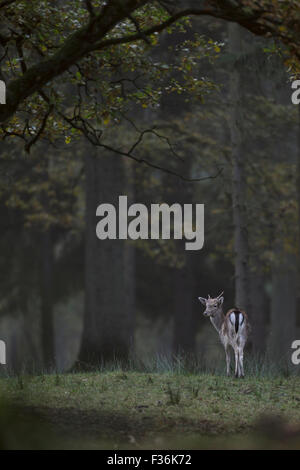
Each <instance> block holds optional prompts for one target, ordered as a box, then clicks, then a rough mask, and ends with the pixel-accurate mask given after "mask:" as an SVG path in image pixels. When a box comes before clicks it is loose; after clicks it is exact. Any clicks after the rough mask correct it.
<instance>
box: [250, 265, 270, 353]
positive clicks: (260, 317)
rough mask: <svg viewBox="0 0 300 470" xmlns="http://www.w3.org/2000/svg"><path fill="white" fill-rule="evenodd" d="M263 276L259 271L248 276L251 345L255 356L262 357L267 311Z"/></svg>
mask: <svg viewBox="0 0 300 470" xmlns="http://www.w3.org/2000/svg"><path fill="white" fill-rule="evenodd" d="M264 281H265V279H264V276H263V274H261V273H260V272H259V271H254V272H252V273H251V274H250V294H251V305H250V310H251V327H252V334H251V345H252V352H253V353H254V355H255V356H259V357H262V356H264V354H265V353H266V345H267V311H266V299H265V292H264Z"/></svg>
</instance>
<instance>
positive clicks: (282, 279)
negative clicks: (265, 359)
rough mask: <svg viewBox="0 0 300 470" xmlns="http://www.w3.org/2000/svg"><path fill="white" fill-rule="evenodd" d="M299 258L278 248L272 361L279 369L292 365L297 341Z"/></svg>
mask: <svg viewBox="0 0 300 470" xmlns="http://www.w3.org/2000/svg"><path fill="white" fill-rule="evenodd" d="M296 280H297V270H296V262H295V257H294V256H292V255H290V254H287V253H284V252H283V250H281V249H280V247H277V248H276V262H275V264H274V266H273V270H272V300H271V328H270V337H269V353H270V359H271V360H272V361H274V362H276V363H278V364H279V365H286V364H290V365H291V361H290V357H291V352H292V350H291V344H292V342H293V340H295V339H297V337H296V336H295V327H296V295H297V294H296V292H297V289H296V286H297V282H296Z"/></svg>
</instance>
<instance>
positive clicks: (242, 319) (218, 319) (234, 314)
mask: <svg viewBox="0 0 300 470" xmlns="http://www.w3.org/2000/svg"><path fill="white" fill-rule="evenodd" d="M222 295H223V292H222V293H221V294H219V295H218V297H216V298H211V297H210V296H208V299H205V298H204V297H198V299H199V300H200V302H201V303H202V304H203V305H205V307H206V308H205V311H204V312H203V315H204V316H206V317H209V318H210V321H211V323H212V324H213V326H214V327H215V329H216V330H217V332H218V333H219V336H220V340H221V342H222V344H223V346H224V349H225V355H226V368H227V375H228V376H229V375H230V349H229V346H231V347H232V348H233V350H234V355H235V376H236V377H244V364H243V359H244V347H245V344H246V341H247V338H248V334H249V331H250V325H249V321H248V317H247V315H246V312H244V310H242V309H240V308H232V309H231V310H229V311H228V312H227V313H226V315H224V313H223V307H222V305H223V301H224V297H222Z"/></svg>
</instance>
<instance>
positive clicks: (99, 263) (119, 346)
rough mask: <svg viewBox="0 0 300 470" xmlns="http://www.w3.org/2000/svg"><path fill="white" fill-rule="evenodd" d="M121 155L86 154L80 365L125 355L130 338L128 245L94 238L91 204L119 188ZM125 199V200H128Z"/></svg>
mask: <svg viewBox="0 0 300 470" xmlns="http://www.w3.org/2000/svg"><path fill="white" fill-rule="evenodd" d="M125 179H126V171H125V167H124V161H123V160H122V159H121V158H119V157H115V156H114V155H111V154H108V153H106V154H102V155H99V154H97V150H96V149H94V148H92V150H91V153H88V154H87V156H86V230H85V237H86V239H85V314H84V328H83V336H82V344H81V349H80V353H79V358H78V366H79V367H80V368H86V367H87V368H88V367H90V366H92V367H93V366H97V365H99V364H101V363H103V362H107V361H115V360H118V361H121V362H124V361H127V360H128V358H129V355H130V352H131V348H132V347H133V340H134V326H135V315H134V299H135V285H134V249H133V247H132V245H130V243H129V242H128V241H127V240H118V239H116V240H109V239H107V240H99V239H98V238H97V236H96V224H97V222H98V220H97V219H96V208H97V206H98V205H99V204H101V203H110V204H113V205H114V206H115V208H116V211H117V214H118V197H119V195H122V194H124V189H126V184H125ZM128 202H129V201H128Z"/></svg>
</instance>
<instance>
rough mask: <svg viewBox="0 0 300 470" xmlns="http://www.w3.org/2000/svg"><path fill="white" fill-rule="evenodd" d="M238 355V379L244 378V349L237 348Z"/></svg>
mask: <svg viewBox="0 0 300 470" xmlns="http://www.w3.org/2000/svg"><path fill="white" fill-rule="evenodd" d="M238 354H239V366H240V377H244V348H243V347H241V346H240V347H239V348H238Z"/></svg>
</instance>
